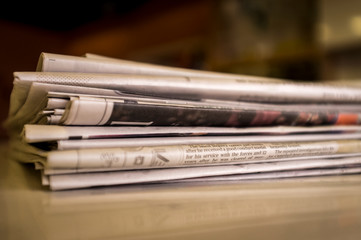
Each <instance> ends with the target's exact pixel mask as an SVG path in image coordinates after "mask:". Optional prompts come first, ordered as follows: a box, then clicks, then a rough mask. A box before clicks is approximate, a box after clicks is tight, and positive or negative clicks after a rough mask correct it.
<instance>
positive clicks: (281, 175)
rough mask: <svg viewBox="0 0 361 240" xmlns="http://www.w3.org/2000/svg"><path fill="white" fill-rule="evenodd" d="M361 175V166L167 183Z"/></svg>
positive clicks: (225, 176)
mask: <svg viewBox="0 0 361 240" xmlns="http://www.w3.org/2000/svg"><path fill="white" fill-rule="evenodd" d="M358 173H361V165H352V164H351V165H350V166H340V167H336V168H316V169H303V170H295V171H282V172H278V171H277V172H267V173H254V174H252V173H250V174H236V175H224V176H215V177H200V178H189V179H181V180H174V181H167V182H169V183H178V182H189V183H196V182H220V181H245V180H261V179H265V180H271V179H280V178H294V177H311V176H325V175H341V174H358Z"/></svg>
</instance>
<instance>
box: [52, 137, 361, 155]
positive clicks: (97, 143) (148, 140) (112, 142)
mask: <svg viewBox="0 0 361 240" xmlns="http://www.w3.org/2000/svg"><path fill="white" fill-rule="evenodd" d="M325 139H327V140H352V139H361V133H342V134H340V133H336V134H304V135H257V136H249V135H245V136H199V137H198V136H189V137H146V136H144V137H136V138H112V139H83V140H76V139H71V140H58V141H56V144H54V143H52V145H51V146H52V147H53V148H52V150H56V149H57V150H71V149H88V148H118V147H140V146H144V147H149V146H162V145H163V146H166V145H179V144H183V145H184V144H227V143H265V142H295V141H297V142H309V141H325ZM360 151H361V150H360Z"/></svg>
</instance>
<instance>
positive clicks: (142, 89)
mask: <svg viewBox="0 0 361 240" xmlns="http://www.w3.org/2000/svg"><path fill="white" fill-rule="evenodd" d="M14 76H15V79H18V80H22V81H30V82H42V83H53V84H60V85H71V86H84V87H93V88H103V89H112V90H117V91H121V92H124V93H130V94H139V95H144V96H157V97H163V98H179V99H190V100H201V99H218V100H229V101H254V102H282V103H287V102H303V103H311V102H323V103H360V102H361V88H355V87H340V86H333V85H322V84H316V83H299V82H281V83H280V82H242V81H224V79H217V78H200V77H174V76H173V77H172V76H155V75H147V76H145V75H124V74H123V75H121V74H95V73H93V74H89V73H70V72H66V73H64V72H16V73H14Z"/></svg>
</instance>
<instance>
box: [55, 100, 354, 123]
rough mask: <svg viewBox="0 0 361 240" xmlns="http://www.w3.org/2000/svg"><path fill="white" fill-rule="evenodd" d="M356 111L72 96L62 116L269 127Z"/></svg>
mask: <svg viewBox="0 0 361 240" xmlns="http://www.w3.org/2000/svg"><path fill="white" fill-rule="evenodd" d="M89 116H92V117H91V118H89ZM360 117H361V114H360V113H359V112H342V111H340V112H339V111H337V110H336V109H334V110H327V109H326V110H324V109H322V108H320V109H319V110H318V111H316V110H310V111H302V110H298V109H294V108H293V109H289V110H278V109H271V108H270V109H262V110H258V109H257V108H256V109H252V108H250V107H245V108H242V107H241V106H232V107H229V106H227V105H226V106H212V105H207V104H204V105H203V106H200V104H194V105H192V103H191V102H188V103H187V104H185V105H180V104H177V105H174V104H171V103H169V104H159V103H156V104H153V103H148V102H145V101H142V102H138V101H127V100H116V99H109V98H86V97H72V98H71V99H70V102H69V104H68V105H67V108H66V111H65V114H64V115H63V118H62V119H61V121H60V122H61V124H64V125H141V126H150V125H154V126H228V127H246V126H270V125H326V124H327V125H330V124H335V125H339V124H343V125H347V124H353V125H356V124H359V123H360V122H361V120H360Z"/></svg>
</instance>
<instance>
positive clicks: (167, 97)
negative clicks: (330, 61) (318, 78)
mask: <svg viewBox="0 0 361 240" xmlns="http://www.w3.org/2000/svg"><path fill="white" fill-rule="evenodd" d="M360 103H361V87H360V86H358V85H355V84H350V85H347V84H341V83H340V84H334V83H333V84H331V83H321V82H319V83H315V82H313V83H311V82H307V81H304V82H295V81H292V80H288V79H275V78H268V77H259V76H247V75H239V74H229V73H219V72H211V71H203V70H191V69H184V68H175V67H166V66H160V65H154V64H148V63H140V62H134V61H128V60H121V59H114V58H108V57H105V56H99V55H95V54H89V53H88V54H85V56H83V57H79V56H67V55H61V54H53V53H42V54H41V55H40V57H39V61H38V65H37V69H36V70H35V71H33V72H22V71H17V72H14V81H13V91H12V93H11V98H10V110H9V116H8V119H7V121H6V123H5V126H6V129H7V130H8V132H9V136H10V138H11V151H10V156H11V158H12V159H14V160H18V161H20V162H24V163H33V164H34V165H35V167H36V169H38V170H39V171H41V172H42V183H43V185H45V186H49V189H51V190H66V189H77V188H87V187H100V186H109V185H124V184H145V183H147V184H152V183H163V184H166V183H184V184H192V183H194V184H195V183H199V182H202V183H205V182H207V183H212V182H224V181H251V180H252V181H255V180H265V179H268V180H269V179H280V178H288V177H306V176H321V175H336V174H358V173H360V172H361V171H360V169H361V161H360V156H361V125H360V123H361V105H360Z"/></svg>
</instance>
